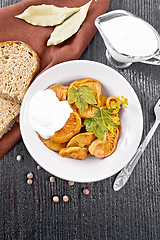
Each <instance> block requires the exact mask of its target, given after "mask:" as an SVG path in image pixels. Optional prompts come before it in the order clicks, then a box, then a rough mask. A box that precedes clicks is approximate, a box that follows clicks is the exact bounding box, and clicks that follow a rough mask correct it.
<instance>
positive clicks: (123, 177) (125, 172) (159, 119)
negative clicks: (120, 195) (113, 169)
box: [113, 99, 160, 191]
mask: <svg viewBox="0 0 160 240" xmlns="http://www.w3.org/2000/svg"><path fill="white" fill-rule="evenodd" d="M154 112H155V115H156V120H155V123H154V125H153V126H152V128H151V129H150V131H149V133H148V134H147V136H146V138H145V139H144V141H143V143H142V144H141V145H140V146H139V148H138V149H137V151H136V153H135V155H134V157H133V158H132V159H131V161H130V162H129V163H128V164H127V165H126V166H125V167H124V168H123V169H122V170H121V171H120V173H119V174H118V176H117V177H116V180H115V182H114V185H113V189H114V190H115V191H118V190H119V189H121V188H122V187H123V186H124V185H125V184H126V182H127V181H128V179H129V177H130V175H131V173H132V171H133V169H134V168H135V166H136V164H137V162H138V160H139V159H140V157H141V155H142V153H143V152H144V150H145V148H146V147H147V145H148V143H149V141H150V140H151V138H152V136H153V134H154V132H155V130H156V129H157V127H158V125H159V123H160V99H159V100H158V102H157V103H156V105H155V107H154Z"/></svg>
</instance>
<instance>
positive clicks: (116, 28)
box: [100, 16, 158, 57]
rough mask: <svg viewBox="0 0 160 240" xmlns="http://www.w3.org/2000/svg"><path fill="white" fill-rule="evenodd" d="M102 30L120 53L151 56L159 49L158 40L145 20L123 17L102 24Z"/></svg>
mask: <svg viewBox="0 0 160 240" xmlns="http://www.w3.org/2000/svg"><path fill="white" fill-rule="evenodd" d="M100 26H101V29H102V31H103V33H104V35H105V36H106V38H107V39H108V40H109V42H110V43H111V44H112V46H113V47H114V49H116V50H117V51H118V52H119V53H122V54H126V55H131V56H143V57H144V56H150V55H152V54H154V53H155V52H156V50H157V48H158V40H157V38H156V35H155V33H154V31H153V30H152V28H151V27H149V25H148V24H147V23H145V22H144V21H143V20H141V19H139V18H136V17H132V16H121V17H116V18H113V19H110V20H108V21H104V22H101V23H100Z"/></svg>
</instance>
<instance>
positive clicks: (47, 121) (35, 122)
mask: <svg viewBox="0 0 160 240" xmlns="http://www.w3.org/2000/svg"><path fill="white" fill-rule="evenodd" d="M71 112H73V109H72V108H71V107H70V105H69V104H68V101H59V99H58V98H57V97H56V93H55V92H53V91H52V90H51V89H46V90H44V91H42V90H39V91H37V92H36V93H35V94H34V95H33V97H32V98H31V101H30V103H29V107H28V121H29V124H30V126H31V128H32V129H33V130H34V131H36V132H38V133H39V134H40V135H41V137H42V138H44V139H49V138H50V137H51V136H52V135H54V133H55V132H56V131H58V130H60V129H61V128H62V127H63V126H64V125H65V123H66V122H67V120H68V118H69V117H70V113H71Z"/></svg>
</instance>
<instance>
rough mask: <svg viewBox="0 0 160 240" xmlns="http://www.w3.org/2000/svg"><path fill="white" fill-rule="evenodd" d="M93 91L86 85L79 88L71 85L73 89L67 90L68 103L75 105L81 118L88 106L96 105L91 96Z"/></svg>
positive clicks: (93, 97)
mask: <svg viewBox="0 0 160 240" xmlns="http://www.w3.org/2000/svg"><path fill="white" fill-rule="evenodd" d="M94 91H95V90H94V89H93V88H91V87H89V86H87V85H81V86H79V87H76V86H74V85H73V87H72V88H70V89H69V90H68V103H69V104H72V103H75V104H76V107H77V108H78V109H79V111H80V114H81V116H83V114H84V113H85V111H86V109H87V108H88V104H91V105H94V104H97V101H96V99H95V96H94V94H93V92H94Z"/></svg>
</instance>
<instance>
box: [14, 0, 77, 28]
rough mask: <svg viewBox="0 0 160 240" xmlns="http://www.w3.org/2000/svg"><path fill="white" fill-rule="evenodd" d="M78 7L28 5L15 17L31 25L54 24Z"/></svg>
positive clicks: (59, 22)
mask: <svg viewBox="0 0 160 240" xmlns="http://www.w3.org/2000/svg"><path fill="white" fill-rule="evenodd" d="M79 10H80V8H68V7H56V6H54V5H46V4H42V5H37V6H30V7H28V8H27V9H26V10H25V11H24V12H23V13H22V14H19V15H17V16H16V17H17V18H20V19H23V20H25V21H26V22H28V23H30V24H32V25H38V26H55V25H58V24H61V23H62V22H63V21H64V20H65V19H66V18H68V17H69V16H71V15H72V14H74V13H75V12H78V11H79Z"/></svg>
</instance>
